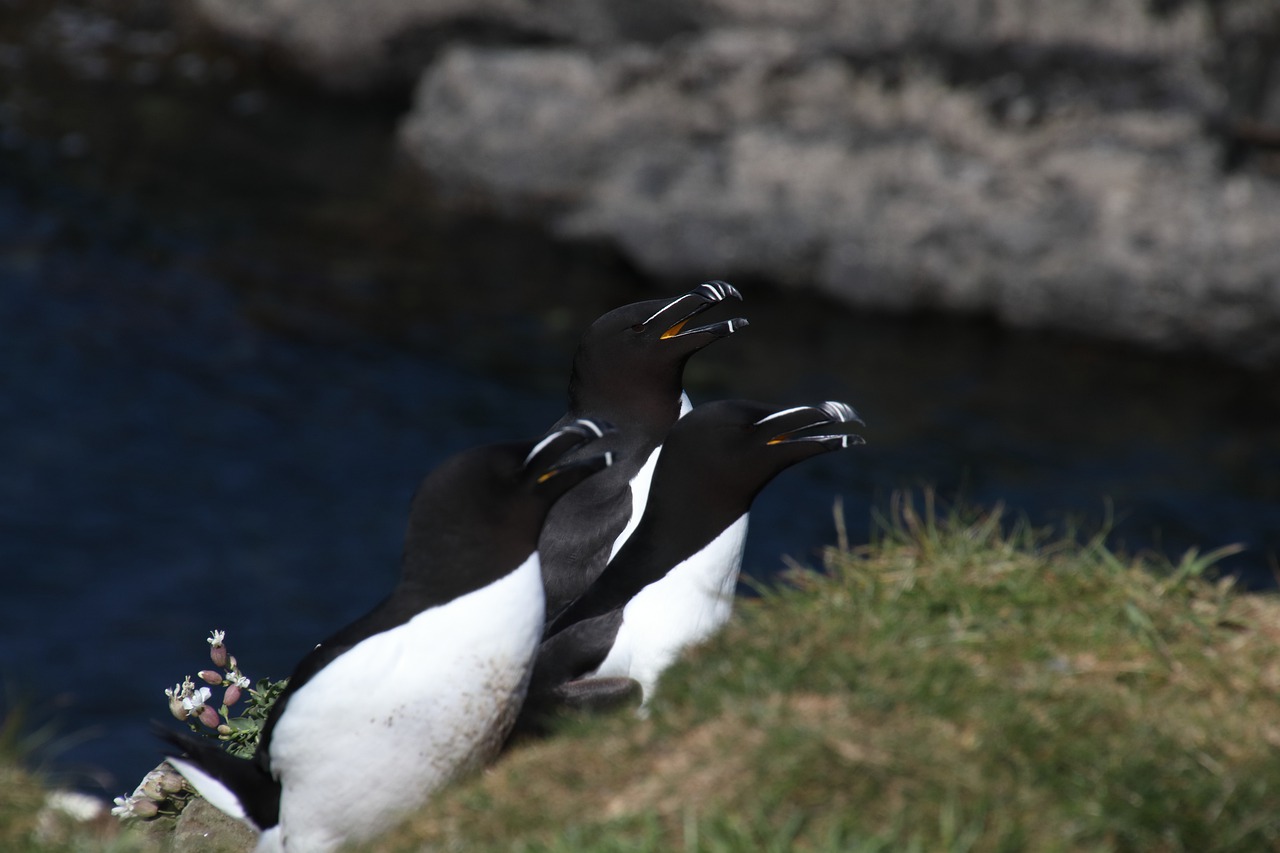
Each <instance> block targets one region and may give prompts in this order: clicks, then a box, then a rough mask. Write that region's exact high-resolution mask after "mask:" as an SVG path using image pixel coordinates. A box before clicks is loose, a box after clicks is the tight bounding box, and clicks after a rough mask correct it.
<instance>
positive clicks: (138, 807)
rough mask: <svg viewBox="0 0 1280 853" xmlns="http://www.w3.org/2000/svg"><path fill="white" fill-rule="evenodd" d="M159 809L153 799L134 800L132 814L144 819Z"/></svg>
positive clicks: (151, 816) (152, 815)
mask: <svg viewBox="0 0 1280 853" xmlns="http://www.w3.org/2000/svg"><path fill="white" fill-rule="evenodd" d="M159 811H160V807H159V806H158V805H156V803H155V802H154V801H153V800H134V801H133V816H134V817H138V818H142V819H143V820H146V819H148V818H153V817H155V816H156V814H157V813H158V812H159Z"/></svg>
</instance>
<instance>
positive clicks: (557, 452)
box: [524, 418, 617, 484]
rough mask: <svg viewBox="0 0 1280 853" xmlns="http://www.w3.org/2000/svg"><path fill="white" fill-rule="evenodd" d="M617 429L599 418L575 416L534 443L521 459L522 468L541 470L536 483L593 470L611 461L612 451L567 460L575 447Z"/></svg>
mask: <svg viewBox="0 0 1280 853" xmlns="http://www.w3.org/2000/svg"><path fill="white" fill-rule="evenodd" d="M615 432H617V429H616V428H615V427H614V426H613V424H611V423H609V422H608V421H606V420H603V419H601V418H578V419H577V420H576V421H574V422H573V423H571V424H567V425H566V426H562V427H561V428H560V429H558V430H556V431H555V432H553V433H550V434H549V435H547V436H546V437H544V438H543V439H542V440H541V441H539V442H538V443H537V444H535V445H534V446H533V449H531V450H530V451H529V454H528V455H527V456H526V457H525V459H524V467H525V469H526V470H528V471H530V472H534V471H538V472H540V473H539V474H538V476H537V482H538V484H542V483H545V482H547V481H549V480H551V479H553V478H555V477H558V476H560V475H561V474H564V473H566V472H568V471H583V469H586V470H585V472H584V473H594V472H596V471H601V470H603V469H605V468H608V467H609V466H610V465H612V464H613V453H612V452H609V451H606V452H604V453H600V454H597V455H595V456H588V457H585V458H574V459H571V460H570V459H567V458H566V457H568V456H570V455H571V454H573V452H574V451H575V450H577V449H578V448H580V447H584V446H586V445H587V444H590V443H591V442H593V441H596V440H597V439H600V438H603V437H605V436H606V435H610V434H612V433H615Z"/></svg>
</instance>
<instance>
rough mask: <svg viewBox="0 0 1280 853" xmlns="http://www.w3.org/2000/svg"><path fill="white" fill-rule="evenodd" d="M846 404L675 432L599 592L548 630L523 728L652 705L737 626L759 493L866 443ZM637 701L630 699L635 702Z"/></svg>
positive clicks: (729, 405)
mask: <svg viewBox="0 0 1280 853" xmlns="http://www.w3.org/2000/svg"><path fill="white" fill-rule="evenodd" d="M860 424H862V421H861V419H859V417H858V415H857V413H856V412H855V411H854V410H853V409H852V408H850V407H849V406H848V405H846V404H844V403H839V402H825V403H822V404H820V405H818V406H800V407H796V408H790V409H782V410H780V411H779V410H776V409H774V408H771V407H768V406H764V405H762V404H760V403H752V402H746V401H720V402H714V403H707V404H705V405H702V406H698V407H697V408H695V409H694V410H693V411H692V412H690V413H689V414H688V415H687V416H686V417H684V418H682V419H681V420H680V421H679V422H678V423H677V424H675V425H674V426H673V427H672V428H671V430H670V432H669V433H668V434H667V438H666V441H665V443H664V445H663V448H662V454H661V455H660V456H659V458H658V464H657V467H656V469H655V471H654V475H653V487H652V489H651V490H650V496H649V502H648V504H647V506H646V509H645V513H644V517H643V518H642V519H641V521H640V524H639V526H638V527H637V528H636V531H635V533H634V534H632V536H631V538H630V539H628V540H627V543H626V545H624V546H623V547H622V549H621V550H620V551H619V552H618V554H617V556H616V557H614V559H613V560H612V561H611V562H610V563H609V566H608V568H607V569H606V570H605V572H604V573H603V574H602V575H601V576H600V578H599V579H598V580H597V581H596V582H595V583H594V584H593V585H592V587H591V588H590V589H589V590H588V591H587V592H586V593H585V594H583V595H582V596H581V597H580V598H579V599H578V600H577V601H575V602H574V603H573V605H572V606H570V607H569V608H568V609H567V610H565V612H564V613H562V614H561V615H560V616H559V617H558V618H557V619H555V620H554V621H553V622H552V623H551V625H550V626H549V627H548V631H547V639H545V640H544V641H543V643H542V645H541V646H540V648H539V651H538V659H537V663H536V664H535V667H534V674H533V681H532V683H531V685H530V689H529V697H528V701H527V702H526V706H525V708H524V710H523V711H522V713H521V720H520V723H519V728H520V729H521V730H522V731H525V732H536V731H538V730H539V729H540V728H541V721H542V719H543V718H544V717H545V716H546V715H547V714H548V712H550V711H553V710H554V709H555V708H557V707H561V706H566V705H569V706H579V707H601V706H606V705H608V704H613V703H614V701H615V700H616V699H617V697H620V696H623V697H625V696H627V695H628V694H630V693H631V691H633V690H634V682H638V683H639V685H640V688H641V691H642V695H643V698H644V700H645V701H647V700H648V698H649V697H650V696H651V695H652V692H653V689H654V686H655V684H656V683H657V680H658V676H659V675H660V674H661V673H662V671H663V670H665V669H666V668H667V667H668V666H670V664H671V663H672V662H673V661H674V660H675V659H676V657H677V656H678V655H679V653H680V652H681V651H682V650H683V649H685V648H687V647H688V646H690V645H692V644H694V643H697V642H699V641H701V640H703V639H705V638H706V637H708V636H710V635H711V634H712V633H713V632H715V631H716V630H717V629H718V628H719V627H720V626H721V625H723V624H724V623H725V621H726V620H727V619H728V618H729V615H730V612H731V610H732V607H733V596H734V590H735V588H736V585H737V582H738V573H739V570H740V568H741V565H742V553H743V546H744V544H745V541H746V535H747V519H748V516H749V511H750V509H751V503H752V501H753V500H754V499H755V496H756V495H757V494H759V493H760V491H761V490H762V489H763V488H764V487H765V486H766V485H767V484H768V483H769V482H770V481H771V480H772V479H773V478H774V477H775V476H777V475H778V474H779V473H781V472H782V471H783V470H784V469H786V468H788V467H790V466H791V465H794V464H795V463H797V462H800V461H802V460H804V459H808V458H810V457H812V456H817V455H818V454H821V453H825V452H828V451H832V450H839V449H841V448H847V447H853V446H854V445H858V444H862V443H863V440H862V438H861V436H858V435H855V434H853V429H854V428H855V425H860ZM632 695H633V694H632Z"/></svg>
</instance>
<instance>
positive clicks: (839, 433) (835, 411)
mask: <svg viewBox="0 0 1280 853" xmlns="http://www.w3.org/2000/svg"><path fill="white" fill-rule="evenodd" d="M767 424H773V425H774V428H775V429H777V430H778V432H776V433H774V435H773V437H772V438H770V439H769V440H768V441H767V442H765V443H766V444H798V443H800V442H806V441H809V442H815V443H817V444H820V445H822V446H823V447H825V448H827V449H828V450H840V449H842V448H846V447H854V446H856V445H859V444H865V443H866V442H865V440H864V439H863V437H862V436H860V435H857V434H856V433H854V431H853V430H854V429H855V428H856V427H857V426H866V424H864V423H863V422H862V418H860V417H858V413H857V412H855V411H854V410H853V407H852V406H849V405H847V404H845V403H840V402H837V401H835V400H828V401H827V402H825V403H823V404H821V405H819V406H797V407H796V408H794V409H784V410H782V411H781V412H774V413H773V414H772V415H768V416H766V417H763V418H761V419H760V420H758V421H756V423H755V425H756V426H765V425H767Z"/></svg>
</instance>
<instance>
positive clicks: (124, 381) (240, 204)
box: [0, 13, 1280, 796]
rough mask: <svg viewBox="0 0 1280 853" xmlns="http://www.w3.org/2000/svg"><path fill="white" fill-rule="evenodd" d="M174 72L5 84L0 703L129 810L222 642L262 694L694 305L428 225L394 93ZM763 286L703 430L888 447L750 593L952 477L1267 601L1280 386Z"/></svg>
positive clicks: (777, 523) (554, 254)
mask: <svg viewBox="0 0 1280 853" xmlns="http://www.w3.org/2000/svg"><path fill="white" fill-rule="evenodd" d="M32 15H33V17H32V18H31V19H30V20H26V19H24V22H19V23H18V24H10V25H7V26H14V27H17V26H19V25H21V26H34V24H32V21H35V20H36V18H38V16H37V15H35V13H32ZM6 32H7V33H8V35H9V37H10V38H11V40H12V38H13V32H15V30H8V31H6V30H4V29H3V28H0V36H4V35H5V34H6ZM129 44H133V43H132V42H130V43H129ZM137 44H143V42H137ZM166 44H169V43H162V44H161V45H160V47H159V48H157V47H155V46H154V45H153V46H152V48H149V49H150V50H151V54H148V56H149V57H150V60H149V61H153V62H154V63H156V66H157V67H158V68H159V71H158V72H157V74H158V76H156V75H150V76H148V75H143V74H135V76H134V77H128V76H127V75H123V72H121V73H120V74H113V73H106V74H101V73H87V72H85V71H84V70H83V69H78V66H76V65H75V63H73V62H71V61H70V60H67V58H66V57H65V56H62V55H61V54H60V53H59V52H58V50H57V49H56V45H55V46H54V47H52V48H48V49H47V50H46V52H44V53H41V52H39V51H36V50H32V51H27V53H26V54H24V55H23V56H24V57H25V58H24V59H23V62H21V63H19V65H18V70H19V71H20V72H21V73H15V74H11V75H9V76H8V77H6V78H4V82H3V83H0V94H2V95H3V98H4V100H3V102H0V143H2V144H0V577H2V578H3V586H2V587H0V682H2V684H3V694H4V702H5V706H6V707H7V708H8V709H9V710H10V712H12V709H14V708H16V707H22V708H25V709H27V710H28V711H30V712H31V714H32V717H33V720H34V721H35V722H39V721H41V720H52V721H53V722H54V724H55V726H56V729H55V730H56V732H57V736H56V738H55V740H54V742H53V743H52V744H49V745H47V746H46V747H45V748H44V749H42V750H40V751H38V752H37V753H36V755H35V756H34V757H35V759H38V760H41V761H43V762H44V763H45V766H46V768H47V769H49V770H50V771H51V772H53V773H55V774H56V778H59V779H61V780H63V781H65V782H66V783H68V784H73V785H76V786H78V787H81V788H85V789H87V790H94V791H99V792H101V793H104V794H106V795H108V796H111V795H115V794H121V793H126V792H127V791H129V790H131V789H132V788H133V786H134V785H135V784H136V782H137V781H138V779H139V778H140V777H141V776H142V775H143V774H144V773H145V772H146V771H147V770H149V769H150V768H151V767H153V766H154V765H155V764H156V762H157V760H158V758H159V753H158V751H157V749H156V746H155V744H154V742H153V741H152V739H151V737H150V736H149V734H148V726H149V724H150V721H152V720H158V719H164V717H165V715H166V705H165V697H164V694H163V690H164V688H165V687H171V686H172V685H173V684H174V683H175V682H176V681H179V680H181V679H182V677H183V676H184V675H187V674H191V675H194V673H195V671H196V670H198V669H201V668H204V667H205V666H206V665H207V651H208V646H207V644H206V643H205V637H207V636H208V633H209V631H210V630H212V629H215V628H217V629H222V630H225V631H226V632H227V636H228V644H229V646H230V648H231V650H232V652H233V654H235V655H237V657H238V658H239V660H240V663H241V667H242V669H243V670H244V671H245V672H246V673H247V674H248V675H250V676H251V677H253V678H258V677H263V676H271V677H281V676H284V675H286V674H287V673H288V671H289V670H290V668H291V667H292V665H293V663H294V662H295V661H296V660H297V659H298V658H299V657H300V656H301V655H302V654H303V653H304V652H305V651H306V650H307V649H309V648H310V647H311V646H313V645H314V644H315V643H316V642H317V641H318V640H319V639H321V638H322V637H323V636H325V635H326V634H327V633H329V632H330V631H332V630H333V629H335V628H336V627H339V626H341V625H342V624H343V623H344V622H345V621H347V620H349V619H351V618H353V617H355V616H357V615H359V614H360V613H361V612H362V611H363V610H364V609H366V608H368V607H370V606H371V605H372V604H374V603H375V602H376V601H377V600H378V599H379V598H381V597H382V596H383V595H384V594H385V592H386V591H387V590H388V588H389V586H390V584H391V583H392V581H393V579H394V577H395V574H396V571H397V565H398V555H399V548H400V538H401V535H402V532H403V526H404V522H405V515H406V510H407V504H408V500H409V497H410V495H411V494H412V492H413V489H414V488H415V486H416V484H417V482H418V480H419V479H420V478H421V477H422V475H423V474H424V473H425V472H427V471H428V470H430V469H431V467H432V466H433V465H434V464H436V463H437V462H438V461H439V460H441V459H442V458H443V457H444V456H446V455H447V454H449V453H451V452H453V451H455V450H458V449H461V448H464V447H467V446H469V445H473V444H477V443H481V442H487V441H491V440H503V439H508V438H513V437H524V436H532V435H535V434H537V433H539V432H541V431H542V430H544V429H545V428H546V427H547V426H548V425H549V424H550V423H551V422H552V421H554V420H555V419H556V418H557V417H558V416H559V415H560V413H561V412H562V410H563V405H564V390H565V382H566V380H567V372H568V366H569V360H570V358H571V356H572V352H573V347H574V344H575V341H576V338H577V335H578V333H579V332H580V331H581V329H582V328H584V327H585V325H586V324H587V323H589V322H590V321H591V320H592V319H593V318H594V317H595V316H597V315H598V314H600V313H602V312H603V311H605V310H607V309H609V308H611V307H614V306H615V305H619V304H623V303H626V302H629V301H634V300H637V299H644V298H653V297H656V296H661V295H669V294H675V293H679V292H682V291H684V290H687V289H689V288H690V287H692V286H693V285H695V284H697V282H696V281H660V282H655V281H649V280H645V279H644V278H642V277H641V276H639V275H638V274H637V273H635V272H634V271H633V270H632V269H631V268H629V267H628V265H627V264H626V263H625V262H624V261H623V260H622V259H620V258H619V257H617V256H616V255H614V254H613V253H611V252H610V251H609V250H608V249H607V248H603V247H598V246H570V247H565V246H559V245H555V244H552V243H551V242H549V241H548V240H546V239H545V237H543V236H542V235H541V234H540V233H539V232H538V231H537V230H536V229H533V228H528V227H521V226H518V225H514V224H511V223H504V222H495V221H491V220H485V219H482V218H476V217H463V216H460V215H457V214H443V213H438V212H436V213H433V212H431V211H430V209H424V208H423V204H422V199H424V198H429V197H430V195H429V194H430V188H429V187H425V186H418V185H416V184H415V183H414V180H413V178H412V176H409V175H406V174H404V173H403V172H402V171H401V170H400V169H399V167H398V166H397V164H396V161H395V157H394V156H393V153H392V145H391V133H392V129H393V124H394V116H395V114H396V112H397V110H398V109H399V108H400V107H401V106H402V105H403V104H402V103H399V102H397V101H396V98H395V97H389V98H388V99H387V100H385V101H374V102H371V103H369V102H362V103H352V102H345V101H334V100H333V99H330V98H326V97H324V96H321V95H319V94H318V93H315V92H312V91H310V90H308V89H306V87H305V86H302V85H301V84H297V83H288V84H284V83H277V84H268V83H264V82H263V79H264V78H263V77H262V76H261V75H260V73H259V72H260V70H259V69H255V68H253V67H250V66H248V65H246V63H245V61H244V60H243V59H227V58H226V57H224V56H220V55H218V54H216V53H202V52H199V51H194V52H191V51H188V52H181V51H180V50H179V49H177V48H174V47H172V46H171V45H170V46H169V47H165V45H166ZM123 50H125V48H123V47H118V46H117V49H116V51H115V52H114V53H112V52H111V51H107V54H106V55H107V56H108V59H109V60H111V62H117V61H119V62H125V60H128V61H135V62H136V61H139V60H137V57H133V58H132V59H130V57H129V56H126V57H125V59H123V60H121V59H119V56H118V54H120V52H121V51H123ZM77 55H83V52H82V53H81V54H77ZM14 56H15V54H14V53H13V51H9V52H8V53H6V54H4V55H3V56H0V59H4V58H5V57H8V59H7V60H5V61H6V62H9V63H10V68H11V70H12V68H13V67H14V66H13V57H14ZM193 57H194V58H193ZM200 63H203V66H201V67H203V68H204V69H205V70H204V72H203V76H201V75H197V74H194V73H193V72H192V69H193V68H196V67H197V66H198V65H199V64H200ZM237 63H239V64H237ZM109 67H115V66H109ZM121 67H124V66H123V65H122V66H121ZM129 67H130V68H132V67H133V66H129ZM219 69H221V70H219ZM131 73H132V72H131ZM733 283H734V284H736V285H738V286H739V288H740V289H741V290H742V291H743V293H744V294H745V296H746V301H745V303H744V305H743V306H742V309H741V310H742V313H744V314H745V315H746V316H748V317H749V318H750V320H751V326H750V327H749V328H748V329H747V330H745V331H744V332H742V333H741V334H739V335H734V336H733V337H732V338H730V339H728V340H726V341H722V342H719V343H717V344H716V345H715V346H713V347H712V348H710V349H708V350H707V351H705V352H704V353H702V354H700V355H699V356H697V357H696V359H695V360H694V361H693V362H692V363H691V365H690V370H689V373H688V387H689V391H690V394H691V396H692V397H693V398H694V400H695V402H697V401H704V400H709V399H715V398H719V397H730V396H732V397H750V398H756V399H762V400H766V401H770V402H776V403H779V404H796V403H808V402H817V401H820V400H824V399H838V400H844V401H847V402H849V403H851V404H852V405H854V406H855V407H856V408H857V409H858V410H859V411H860V412H861V413H862V415H863V416H864V418H865V420H866V422H867V429H866V431H865V435H866V438H867V445H866V446H865V447H862V448H857V449H855V450H852V451H849V452H847V453H843V454H831V455H828V456H825V457H822V458H819V459H817V460H812V461H810V462H808V463H806V464H805V465H803V466H799V467H797V468H795V469H793V470H791V471H788V472H787V473H785V474H784V475H783V476H781V477H780V478H779V479H778V480H777V481H775V482H774V484H773V485H772V486H771V487H770V488H769V489H768V490H767V491H766V492H765V493H764V495H762V497H761V498H760V500H759V501H758V502H757V505H756V510H755V511H754V512H753V514H752V528H751V533H750V540H749V548H748V553H747V557H746V570H747V572H748V574H750V575H751V576H752V577H754V578H758V579H765V580H767V579H768V578H770V577H771V576H773V575H774V574H775V573H776V572H777V571H778V570H779V569H780V568H781V567H782V566H783V555H788V556H790V557H792V558H794V559H795V560H797V561H799V562H801V563H807V564H810V565H816V564H817V554H818V551H819V550H820V549H821V548H822V547H823V546H825V545H829V544H831V543H832V542H834V539H835V527H834V523H833V520H832V506H833V502H834V501H836V500H837V499H839V500H840V501H841V502H842V504H843V508H844V514H845V517H846V519H847V524H848V527H849V531H850V535H851V537H852V538H853V539H854V540H855V541H856V542H865V541H867V540H868V539H869V538H871V537H872V536H873V535H874V533H873V527H874V525H873V522H872V517H873V513H874V512H875V511H876V510H877V509H879V510H883V509H884V508H885V507H886V506H887V505H888V502H889V498H890V496H891V495H892V494H894V493H895V492H896V491H900V490H904V489H920V488H923V487H932V488H934V489H936V491H937V493H938V494H939V495H941V496H942V497H943V498H944V499H955V498H959V499H962V500H963V501H965V502H967V503H970V504H974V505H978V506H988V507H989V506H993V505H997V504H999V505H1003V506H1005V507H1006V508H1007V510H1008V514H1009V517H1010V518H1017V517H1026V518H1028V519H1029V520H1030V521H1032V522H1033V523H1035V524H1046V525H1056V526H1058V527H1059V528H1065V527H1067V526H1070V525H1072V524H1076V523H1078V524H1080V525H1082V526H1083V529H1084V530H1086V531H1092V530H1098V529H1101V526H1102V525H1103V524H1109V525H1110V530H1111V532H1110V535H1109V538H1110V541H1111V543H1112V544H1113V545H1114V546H1115V547H1117V548H1121V549H1124V550H1126V551H1129V552H1136V551H1142V550H1150V551H1152V552H1154V553H1156V554H1163V555H1168V556H1170V557H1176V556H1177V555H1179V554H1180V553H1182V552H1183V551H1185V550H1186V549H1188V548H1191V547H1196V548H1199V549H1201V550H1208V549H1211V548H1216V547H1219V546H1223V545H1226V544H1230V543H1241V544H1242V545H1243V546H1244V550H1243V551H1242V552H1241V553H1240V554H1237V555H1235V556H1233V557H1231V558H1229V559H1228V560H1226V561H1225V562H1224V564H1223V566H1224V568H1225V569H1226V570H1228V571H1230V572H1233V573H1235V574H1237V575H1238V576H1239V577H1240V578H1241V580H1242V582H1243V583H1245V584H1246V585H1248V586H1249V587H1251V588H1259V589H1262V588H1274V586H1275V571H1276V567H1277V555H1278V554H1280V428H1277V424H1278V423H1280V375H1277V374H1276V373H1275V372H1271V373H1261V372H1251V371H1247V370H1243V369H1239V368H1233V367H1230V366H1226V365H1222V364H1217V363H1214V362H1211V361H1209V360H1207V359H1206V358H1204V357H1201V356H1198V355H1194V354H1190V355H1187V354H1184V355H1176V356H1174V355H1168V356H1161V355H1155V354H1151V353H1147V352H1143V351H1140V350H1137V349H1133V348H1129V347H1126V346H1123V345H1118V344H1108V343H1101V342H1097V341H1092V340H1088V339H1082V338H1074V337H1066V336H1057V335H1049V334H1042V333H1025V332H1010V331H1006V330H1002V329H1000V328H998V327H996V326H994V325H992V324H990V323H986V322H983V321H982V320H980V319H967V320H965V319H955V318H942V317H891V316H884V315H870V314H862V313H859V312H855V311H852V310H850V309H847V308H843V307H840V306H837V305H834V304H832V303H830V302H825V301H822V300H820V299H818V298H815V297H808V296H804V295H801V294H798V293H795V292H793V291H780V290H777V289H775V288H773V287H771V286H770V283H768V282H750V281H734V282H733Z"/></svg>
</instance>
